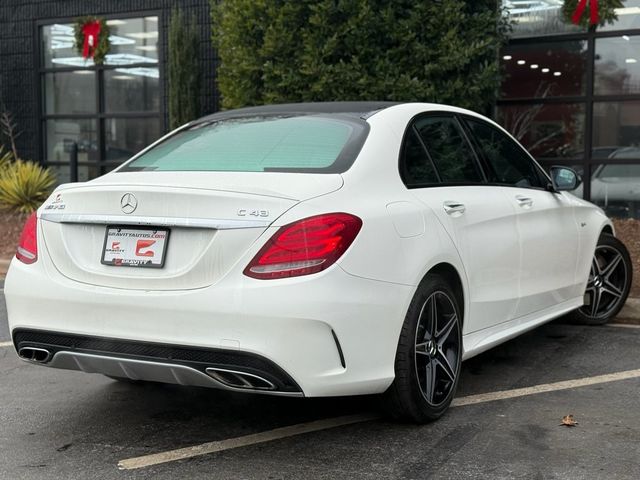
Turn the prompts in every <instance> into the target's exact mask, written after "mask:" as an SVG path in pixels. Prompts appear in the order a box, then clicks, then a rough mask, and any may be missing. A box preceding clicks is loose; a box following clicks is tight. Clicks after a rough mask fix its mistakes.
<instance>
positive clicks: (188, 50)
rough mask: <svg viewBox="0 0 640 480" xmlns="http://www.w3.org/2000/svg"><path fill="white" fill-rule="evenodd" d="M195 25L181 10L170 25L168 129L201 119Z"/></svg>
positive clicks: (173, 14)
mask: <svg viewBox="0 0 640 480" xmlns="http://www.w3.org/2000/svg"><path fill="white" fill-rule="evenodd" d="M199 40H200V37H199V35H198V31H197V30H196V21H195V18H194V17H190V19H189V21H188V22H187V19H186V18H185V16H184V15H183V14H182V12H181V11H180V10H178V9H174V10H173V11H172V12H171V20H170V23H169V66H168V70H169V126H170V127H171V129H174V128H177V127H179V126H180V125H184V124H185V123H187V122H190V121H191V120H194V119H196V118H198V117H199V116H200V62H199V60H198V50H199V45H198V43H199Z"/></svg>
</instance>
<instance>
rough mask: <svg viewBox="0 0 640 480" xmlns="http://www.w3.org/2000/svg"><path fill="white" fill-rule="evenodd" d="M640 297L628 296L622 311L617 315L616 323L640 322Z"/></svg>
mask: <svg viewBox="0 0 640 480" xmlns="http://www.w3.org/2000/svg"><path fill="white" fill-rule="evenodd" d="M639 321H640V298H627V303H625V304H624V307H622V310H620V313H618V315H617V316H616V318H615V320H614V322H615V323H640V322H639Z"/></svg>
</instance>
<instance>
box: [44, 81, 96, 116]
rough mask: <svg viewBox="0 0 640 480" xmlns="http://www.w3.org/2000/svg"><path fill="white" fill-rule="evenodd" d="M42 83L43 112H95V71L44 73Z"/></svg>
mask: <svg viewBox="0 0 640 480" xmlns="http://www.w3.org/2000/svg"><path fill="white" fill-rule="evenodd" d="M43 83H44V97H43V98H44V112H45V114H47V115H55V114H69V113H71V114H73V113H95V111H96V74H95V72H93V71H91V70H78V71H74V72H56V73H46V74H44V77H43Z"/></svg>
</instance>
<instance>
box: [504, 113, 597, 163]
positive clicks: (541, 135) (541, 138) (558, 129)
mask: <svg viewBox="0 0 640 480" xmlns="http://www.w3.org/2000/svg"><path fill="white" fill-rule="evenodd" d="M584 120H585V108H584V104H581V103H560V104H547V105H545V104H536V105H508V106H507V105H503V106H500V107H499V108H498V122H499V123H500V124H501V125H502V126H503V127H504V128H505V129H506V130H507V131H509V132H510V133H511V134H512V135H513V136H514V137H515V138H516V139H517V140H518V141H519V142H520V143H522V145H524V147H525V148H526V149H527V150H528V151H529V153H531V154H532V155H533V156H534V157H536V158H581V157H582V156H583V154H584V123H585V122H584Z"/></svg>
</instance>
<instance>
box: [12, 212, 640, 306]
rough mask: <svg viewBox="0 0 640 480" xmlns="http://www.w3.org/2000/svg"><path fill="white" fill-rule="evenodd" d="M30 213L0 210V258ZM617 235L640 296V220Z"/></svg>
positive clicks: (627, 222)
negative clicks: (626, 255)
mask: <svg viewBox="0 0 640 480" xmlns="http://www.w3.org/2000/svg"><path fill="white" fill-rule="evenodd" d="M27 217H28V215H21V214H15V213H7V212H2V211H0V258H7V259H8V258H11V257H13V255H14V254H15V251H16V245H18V240H19V239H20V232H22V226H23V225H24V222H25V221H26V219H27ZM613 223H614V225H615V228H616V236H617V237H618V238H620V240H622V241H623V242H624V243H625V244H626V246H627V248H628V249H629V253H631V261H632V262H633V286H632V287H631V296H632V297H640V220H634V219H624V220H622V219H615V220H614V221H613Z"/></svg>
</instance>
